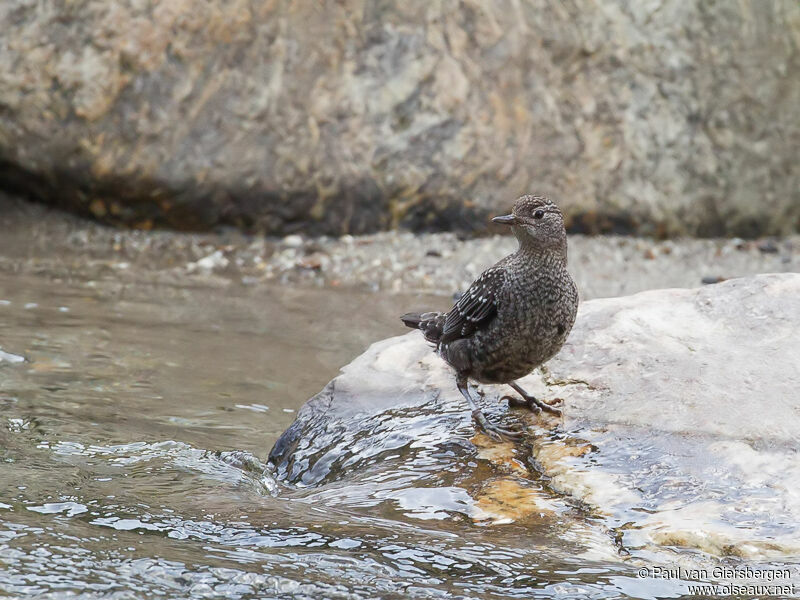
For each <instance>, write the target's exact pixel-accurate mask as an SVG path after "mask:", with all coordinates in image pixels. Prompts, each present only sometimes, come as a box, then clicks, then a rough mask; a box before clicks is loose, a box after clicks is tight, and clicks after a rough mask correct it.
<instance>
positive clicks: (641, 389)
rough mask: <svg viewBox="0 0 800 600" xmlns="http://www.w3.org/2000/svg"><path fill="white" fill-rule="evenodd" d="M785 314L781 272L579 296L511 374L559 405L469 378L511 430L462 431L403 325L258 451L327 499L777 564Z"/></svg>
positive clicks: (787, 449) (795, 418) (799, 415)
mask: <svg viewBox="0 0 800 600" xmlns="http://www.w3.org/2000/svg"><path fill="white" fill-rule="evenodd" d="M798 315H800V275H797V274H783V275H763V276H757V277H752V278H745V279H735V280H731V281H727V282H724V283H721V284H718V285H714V286H708V287H703V288H699V289H693V290H677V289H670V290H656V291H651V292H644V293H640V294H636V295H633V296H629V297H623V298H612V299H605V300H595V301H590V302H586V303H584V304H582V306H581V309H580V312H579V315H578V320H577V322H576V325H575V328H574V330H573V333H572V335H571V336H570V339H569V340H568V342H567V345H566V346H565V347H564V349H563V350H562V351H561V353H560V354H559V355H558V356H557V357H556V358H555V359H553V360H552V361H550V363H549V364H548V366H547V368H546V369H545V370H544V371H542V372H536V373H534V374H532V375H530V376H529V377H528V378H526V380H523V381H524V383H523V387H525V388H526V389H528V388H530V390H532V391H533V392H534V393H536V394H537V395H539V396H540V397H542V398H555V397H560V398H563V400H564V405H563V409H564V410H563V412H564V415H563V417H561V418H557V417H552V416H549V415H548V416H542V415H538V416H535V415H531V414H530V413H528V412H525V411H520V410H509V409H508V408H507V407H506V405H505V403H504V402H499V401H498V400H499V397H500V396H501V395H503V394H505V393H507V391H508V389H507V388H503V387H501V386H483V387H482V388H481V389H482V390H483V397H482V399H481V401H480V403H481V404H482V405H483V407H484V409H485V410H487V414H488V416H489V417H490V418H492V419H495V420H499V421H500V422H502V423H504V424H506V425H511V424H513V423H517V424H523V425H525V426H526V427H528V429H529V433H530V435H529V436H528V438H527V439H526V441H525V442H523V443H521V444H518V445H513V444H510V443H503V444H495V443H492V442H490V441H489V440H488V438H485V436H483V435H481V434H477V435H476V434H475V433H474V430H473V427H472V425H471V423H470V417H469V412H468V411H467V410H466V407H465V406H464V403H463V400H462V399H461V397H460V394H459V393H458V391H457V390H456V388H455V385H454V383H453V377H452V374H451V373H450V372H449V371H448V370H447V368H446V366H445V365H444V363H443V362H442V361H441V360H440V359H438V357H436V356H434V355H433V353H432V352H431V350H430V348H429V346H428V345H427V344H425V342H424V341H423V340H422V338H421V336H419V335H417V334H416V332H413V333H409V334H407V335H405V336H402V337H397V338H391V339H388V340H384V341H382V342H378V343H376V344H374V345H373V346H372V347H370V349H369V350H368V351H367V352H366V353H365V354H363V355H362V356H360V357H359V358H357V359H356V360H355V361H353V362H352V363H351V364H350V365H348V366H347V367H345V368H344V369H343V370H342V374H341V375H340V376H338V377H337V378H336V379H334V380H333V381H332V382H331V383H330V384H329V385H328V386H327V387H326V388H325V389H324V390H323V391H322V392H321V393H320V394H318V395H317V396H316V397H314V398H313V399H311V400H310V401H309V402H307V403H306V405H305V406H304V407H303V408H302V409H301V410H300V411H299V413H298V416H297V420H296V421H295V423H294V424H293V425H292V426H291V427H290V428H289V429H288V430H287V431H286V432H285V433H284V434H283V436H282V437H281V438H280V439H279V440H278V442H277V443H276V445H275V447H274V448H273V450H272V453H271V456H270V461H271V462H272V464H273V465H274V468H275V473H276V475H277V477H278V479H279V480H281V481H283V483H284V484H289V485H291V486H293V487H298V488H303V489H307V493H308V494H309V495H310V496H313V497H325V498H326V499H327V501H328V502H329V503H330V504H332V505H340V506H343V505H351V504H355V505H362V506H375V507H381V508H380V510H387V511H388V510H391V511H404V512H406V513H410V514H412V515H416V516H418V517H420V518H432V519H436V518H440V519H441V518H445V516H446V515H448V514H450V515H452V514H460V515H462V516H466V517H467V518H470V519H471V520H473V521H475V522H477V523H484V524H489V523H495V524H496V523H508V522H520V523H526V522H530V520H531V519H535V520H539V521H540V522H549V523H551V525H553V526H556V525H554V524H556V523H558V527H562V528H563V530H564V531H565V532H568V533H567V534H568V535H573V536H576V537H577V538H578V539H579V540H582V541H581V542H579V543H578V544H577V545H578V547H580V546H582V545H583V546H584V551H588V550H586V547H585V546H586V544H587V543H589V545H592V544H594V545H593V548H594V550H593V551H595V552H597V551H599V549H600V548H603V550H602V551H603V552H605V553H607V554H608V555H616V556H617V557H618V558H619V559H620V560H632V561H634V562H635V561H638V560H640V559H641V560H649V561H666V562H672V563H675V564H683V565H695V566H697V565H701V566H708V565H711V564H718V562H717V561H721V560H722V561H730V560H733V561H736V560H741V559H745V560H747V561H750V562H749V563H748V564H751V563H752V564H755V563H758V562H763V561H777V562H776V563H775V564H784V562H785V563H786V564H788V563H795V562H796V561H798V560H800V545H798V543H797V540H798V539H800V496H798V495H797V492H796V481H797V480H798V478H800V472H799V471H798V466H797V465H798V457H800V445H799V444H798V442H797V435H796V433H797V431H798V429H800V396H798V394H797V390H798V388H799V387H800V366H799V365H800V335H799V334H800V330H799V329H798V327H800V326H798ZM576 532H578V533H576ZM587 532H589V533H587ZM590 533H591V534H590ZM587 540H594V542H587ZM601 540H604V541H601ZM698 551H699V552H698ZM782 561H783V562H782Z"/></svg>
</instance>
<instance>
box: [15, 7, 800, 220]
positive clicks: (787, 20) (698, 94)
mask: <svg viewBox="0 0 800 600" xmlns="http://www.w3.org/2000/svg"><path fill="white" fill-rule="evenodd" d="M798 40H800V6H798V4H797V3H796V2H794V1H793V0H779V1H776V2H757V1H755V0H751V1H745V2H737V3H732V2H705V1H703V0H694V1H689V2H685V1H683V0H665V1H663V2H635V3H628V2H623V1H622V0H604V1H602V2H589V1H587V0H575V1H572V2H568V3H549V2H544V1H543V0H530V1H508V2H493V3H483V2H475V1H466V2H462V3H460V4H459V5H458V7H457V8H455V7H453V6H451V5H448V4H447V3H444V4H438V3H404V2H396V3H394V2H359V1H356V0H347V1H344V2H336V3H332V2H331V3H310V2H309V3H302V2H288V1H267V0H235V1H233V2H223V1H221V0H210V1H207V0H202V1H201V0H173V1H171V2H140V1H138V0H120V1H119V2H105V1H100V0H78V1H75V2H68V3H65V2H60V1H56V0H44V1H42V2H36V3H31V2H27V1H26V0H5V1H4V2H3V3H2V5H0V185H2V186H3V187H6V188H14V189H19V190H21V191H24V192H26V193H28V194H31V195H33V196H34V197H36V198H39V199H41V200H44V201H47V202H51V203H55V204H59V205H62V206H65V207H68V208H71V209H73V210H77V211H79V212H81V213H85V214H89V215H93V216H95V217H97V218H100V219H103V220H106V221H109V222H113V223H120V224H126V225H133V226H139V227H150V226H154V225H155V226H168V227H176V228H184V229H185V228H205V227H209V226H212V225H214V224H218V223H228V224H234V225H237V226H241V227H244V228H246V229H251V230H261V231H266V232H270V233H289V232H292V231H297V230H303V231H306V232H309V233H312V234H313V233H329V234H338V233H345V232H350V233H358V232H365V231H370V230H376V229H382V228H389V227H395V226H404V227H410V228H413V229H440V228H444V229H464V230H472V229H475V228H481V227H483V226H484V225H485V217H486V215H487V214H488V213H490V212H496V211H501V210H505V209H507V208H508V206H509V205H510V203H511V201H512V200H513V198H514V197H515V196H517V195H518V194H520V193H523V192H530V191H536V192H544V193H548V194H551V195H553V196H554V197H555V198H556V199H557V200H558V201H559V202H560V203H561V204H562V205H563V206H564V207H565V210H566V213H567V215H568V217H569V220H570V225H571V228H572V229H573V230H574V231H611V230H616V231H636V232H639V233H652V234H656V235H659V234H685V233H688V234H699V235H711V234H722V233H734V234H739V235H755V234H760V233H780V232H785V231H787V230H791V229H793V228H797V227H798V221H800V196H799V195H798V189H800V171H799V170H798V166H797V156H796V154H797V148H798V147H800V86H798V85H797V81H798V76H800V54H799V53H798Z"/></svg>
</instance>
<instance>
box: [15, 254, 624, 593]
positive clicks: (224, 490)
mask: <svg viewBox="0 0 800 600" xmlns="http://www.w3.org/2000/svg"><path fill="white" fill-rule="evenodd" d="M14 264H15V263H14V262H13V261H6V262H5V263H4V264H3V271H2V273H0V346H1V347H2V351H0V407H2V413H0V414H1V415H2V426H1V427H0V457H1V462H0V593H3V594H6V595H10V596H20V597H21V596H29V595H31V596H33V595H51V596H52V597H74V595H76V594H77V595H78V596H81V597H87V598H89V597H103V598H127V597H155V596H165V597H198V596H202V595H208V596H214V597H227V598H245V597H253V596H259V597H309V598H319V597H332V598H339V597H341V598H351V597H352V598H356V597H375V596H382V597H391V596H396V597H409V596H429V595H433V596H437V595H438V596H442V597H453V596H474V597H492V596H496V597H506V596H509V595H516V596H519V597H531V596H536V595H544V596H547V595H550V594H552V593H554V592H555V591H561V592H562V593H565V594H567V595H573V596H576V597H581V596H582V595H583V594H584V593H591V595H599V596H606V597H613V596H615V595H616V594H617V593H618V592H619V589H620V587H619V586H618V585H617V584H616V583H615V580H616V578H617V575H618V572H619V570H620V566H619V564H617V563H614V564H612V565H609V567H608V569H604V568H603V567H602V565H601V566H599V567H598V564H600V563H597V564H593V565H591V566H587V562H586V560H585V559H582V558H577V557H573V556H571V554H572V553H573V551H574V548H573V545H572V542H571V541H570V540H569V539H565V540H562V539H561V537H560V536H559V531H557V530H552V528H550V527H547V528H537V527H535V526H530V525H524V526H523V525H508V526H498V527H485V526H479V525H476V524H474V523H473V522H472V521H471V520H470V519H469V518H468V516H467V515H464V514H461V513H460V512H459V511H460V508H461V507H462V504H460V503H459V499H458V498H456V497H450V496H449V495H450V494H452V489H453V488H446V487H444V488H442V490H441V492H440V493H438V494H437V492H436V491H435V490H434V491H433V492H429V493H432V494H433V497H432V498H430V502H431V503H432V504H435V505H438V506H440V507H442V509H443V510H441V511H439V512H436V514H434V515H433V518H431V516H430V515H427V516H426V515H420V514H419V513H416V514H415V513H414V512H409V511H404V510H402V507H396V506H392V505H391V503H387V504H386V505H385V506H378V507H375V506H358V505H357V503H355V504H354V505H353V506H352V509H341V508H338V509H331V508H330V505H328V504H326V503H325V502H316V501H315V500H314V495H313V494H309V493H308V491H307V490H303V489H301V488H296V487H290V486H286V485H283V484H280V483H278V482H276V481H275V479H274V478H273V477H272V475H271V474H270V470H269V469H268V468H267V469H265V467H264V465H263V464H262V461H265V460H266V455H267V453H268V452H269V449H270V448H271V447H272V444H273V443H274V441H275V440H276V439H277V437H278V436H279V435H280V433H281V432H282V431H283V430H284V429H286V428H287V427H288V426H289V425H290V424H291V422H292V421H293V418H294V414H295V411H296V410H297V409H298V408H299V406H300V405H301V404H302V403H303V402H304V401H305V400H306V399H307V398H308V397H310V396H311V395H313V394H314V393H316V392H317V391H318V390H319V389H321V388H322V387H323V386H324V384H325V383H326V382H327V381H328V380H329V379H330V378H331V377H332V376H334V375H335V374H336V372H337V371H338V368H339V367H340V366H341V365H343V364H346V363H347V362H348V361H349V360H350V359H352V358H353V357H354V356H355V355H356V354H358V353H359V352H360V351H361V350H362V349H364V348H365V347H366V346H367V345H368V344H369V343H370V342H371V341H373V340H375V339H380V338H382V337H385V336H386V335H389V334H391V333H397V332H398V326H399V323H398V321H397V319H396V316H397V314H400V313H401V312H402V311H403V310H404V309H405V308H407V307H408V306H409V305H411V306H424V305H428V306H437V305H441V304H443V303H446V302H447V300H446V299H442V298H419V297H404V296H391V297H383V296H381V297H378V296H375V295H373V294H356V293H347V292H333V291H322V290H303V291H299V290H296V289H292V288H287V287H276V288H273V289H269V288H264V287H247V286H243V285H238V284H233V283H228V284H226V285H211V284H203V285H200V284H197V283H191V282H186V281H176V282H173V283H166V282H160V283H151V282H150V283H149V282H147V281H142V280H139V281H136V280H130V281H128V282H122V281H121V280H120V278H119V277H117V276H116V275H115V273H114V272H113V271H110V270H108V269H106V268H98V269H97V271H96V272H92V270H91V269H89V270H88V271H86V270H84V271H83V272H82V274H81V275H80V276H75V275H69V274H66V273H65V272H63V271H61V270H59V269H54V268H52V267H47V268H42V269H37V268H35V266H33V265H32V264H31V262H30V261H27V262H25V261H23V263H22V264H23V266H24V267H25V268H15V267H14ZM18 266H19V265H18ZM625 580H626V581H629V580H628V579H627V578H625Z"/></svg>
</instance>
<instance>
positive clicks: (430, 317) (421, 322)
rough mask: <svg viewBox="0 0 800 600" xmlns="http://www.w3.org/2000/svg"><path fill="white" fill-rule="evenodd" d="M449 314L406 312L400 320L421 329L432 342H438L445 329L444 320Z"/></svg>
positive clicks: (411, 326) (413, 327)
mask: <svg viewBox="0 0 800 600" xmlns="http://www.w3.org/2000/svg"><path fill="white" fill-rule="evenodd" d="M446 316H447V315H446V314H445V313H440V312H426V313H406V314H404V315H403V316H402V317H400V320H401V321H403V323H405V324H406V327H410V328H411V329H419V330H420V331H421V332H422V335H424V336H425V339H426V340H428V341H429V342H431V343H432V344H438V343H439V339H440V338H441V337H442V330H443V329H444V320H445V317H446Z"/></svg>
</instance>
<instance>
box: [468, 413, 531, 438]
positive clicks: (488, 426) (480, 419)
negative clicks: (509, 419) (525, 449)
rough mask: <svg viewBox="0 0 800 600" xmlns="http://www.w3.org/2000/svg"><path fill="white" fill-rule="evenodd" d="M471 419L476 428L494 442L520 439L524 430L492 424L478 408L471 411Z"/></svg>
mask: <svg viewBox="0 0 800 600" xmlns="http://www.w3.org/2000/svg"><path fill="white" fill-rule="evenodd" d="M472 419H473V420H474V421H475V425H476V426H477V428H478V429H479V430H480V431H482V432H483V433H485V434H486V435H488V436H489V437H490V438H492V439H493V440H495V441H496V442H505V441H512V442H514V441H518V440H521V439H522V438H523V437H524V435H525V432H524V431H522V430H518V429H505V428H503V427H498V426H497V425H494V424H492V423H491V422H490V421H489V420H488V419H487V418H486V415H484V414H483V413H482V412H481V411H480V410H475V411H473V412H472Z"/></svg>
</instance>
